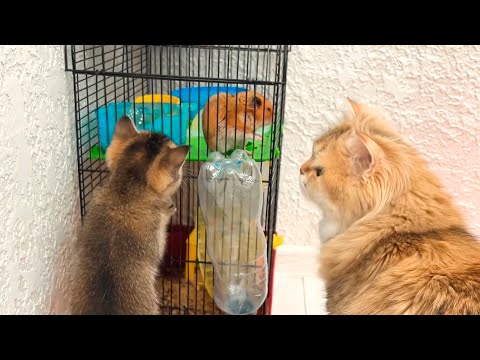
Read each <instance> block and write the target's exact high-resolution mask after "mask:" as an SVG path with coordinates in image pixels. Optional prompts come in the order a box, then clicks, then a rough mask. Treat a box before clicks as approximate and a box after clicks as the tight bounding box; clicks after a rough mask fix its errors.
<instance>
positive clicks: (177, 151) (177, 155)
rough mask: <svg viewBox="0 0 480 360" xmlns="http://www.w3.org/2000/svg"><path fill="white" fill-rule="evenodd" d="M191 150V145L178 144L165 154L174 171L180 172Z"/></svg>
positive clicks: (168, 164)
mask: <svg viewBox="0 0 480 360" xmlns="http://www.w3.org/2000/svg"><path fill="white" fill-rule="evenodd" d="M189 151H190V146H189V145H182V146H177V147H176V148H173V149H170V150H169V151H168V153H167V155H166V156H165V163H166V164H167V166H169V167H170V169H172V170H173V171H174V172H178V171H179V170H180V168H181V167H182V166H183V164H184V163H185V160H186V159H187V155H188V152H189Z"/></svg>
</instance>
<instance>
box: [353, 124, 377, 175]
mask: <svg viewBox="0 0 480 360" xmlns="http://www.w3.org/2000/svg"><path fill="white" fill-rule="evenodd" d="M347 147H348V151H349V154H350V157H351V159H352V165H353V169H354V172H355V173H356V174H357V175H359V176H369V175H370V174H372V172H373V171H374V170H375V168H376V166H377V165H378V162H379V160H380V159H381V158H382V157H383V150H382V149H381V148H380V146H378V145H377V144H376V143H375V142H374V141H373V140H372V139H370V138H369V137H368V136H365V135H362V134H359V133H357V132H356V131H354V132H353V133H352V134H351V135H350V137H349V138H348V140H347Z"/></svg>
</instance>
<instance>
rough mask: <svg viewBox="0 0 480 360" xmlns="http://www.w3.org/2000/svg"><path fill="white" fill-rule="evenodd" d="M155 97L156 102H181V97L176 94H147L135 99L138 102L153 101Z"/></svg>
mask: <svg viewBox="0 0 480 360" xmlns="http://www.w3.org/2000/svg"><path fill="white" fill-rule="evenodd" d="M152 98H153V102H154V103H168V104H170V103H172V104H180V99H179V98H178V97H176V96H170V95H162V94H147V95H143V96H139V97H137V98H136V99H135V102H136V103H151V102H152Z"/></svg>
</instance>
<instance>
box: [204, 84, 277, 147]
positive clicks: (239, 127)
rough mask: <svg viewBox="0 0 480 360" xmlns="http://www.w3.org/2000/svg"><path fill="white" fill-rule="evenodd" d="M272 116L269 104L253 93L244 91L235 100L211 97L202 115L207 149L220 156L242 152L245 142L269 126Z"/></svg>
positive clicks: (230, 97) (231, 96) (224, 94)
mask: <svg viewBox="0 0 480 360" xmlns="http://www.w3.org/2000/svg"><path fill="white" fill-rule="evenodd" d="M272 113H273V112H272V103H271V102H270V100H268V99H266V98H265V97H264V96H263V95H261V94H260V93H256V92H254V91H243V92H240V93H238V96H236V95H232V94H227V93H220V94H218V95H213V96H212V97H210V99H209V100H208V102H207V103H206V104H205V107H204V108H203V115H202V126H203V134H204V136H205V141H206V142H207V145H208V148H209V149H210V150H212V151H215V150H217V151H220V152H222V153H227V152H229V151H230V150H233V149H243V147H244V145H245V143H246V142H247V141H248V140H253V139H254V137H255V134H254V132H255V131H256V130H257V129H259V128H260V127H263V126H266V125H269V124H271V123H272ZM257 137H258V135H257Z"/></svg>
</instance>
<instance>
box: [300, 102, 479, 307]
mask: <svg viewBox="0 0 480 360" xmlns="http://www.w3.org/2000/svg"><path fill="white" fill-rule="evenodd" d="M350 103H351V105H352V108H353V114H352V116H350V117H347V119H345V120H344V121H343V122H342V123H341V124H340V125H339V126H337V127H335V128H334V129H332V130H331V131H329V132H328V133H327V134H325V135H323V136H322V137H320V138H319V139H318V140H316V142H315V144H314V148H313V154H312V156H311V158H310V159H309V160H308V161H306V162H305V163H304V164H303V165H302V167H301V169H300V173H301V175H300V183H301V187H302V189H303V191H304V192H305V194H306V195H307V197H309V198H310V199H311V200H313V201H314V202H315V203H316V204H317V205H319V207H320V208H321V209H322V211H323V214H324V217H323V219H322V221H321V224H320V225H321V235H322V240H323V241H324V244H323V246H322V251H321V259H320V261H321V275H322V277H323V278H324V280H325V282H326V287H327V310H328V311H329V312H330V313H332V314H480V245H479V243H478V242H477V240H476V239H475V238H474V237H473V236H472V235H471V234H469V233H468V231H467V230H465V222H464V219H463V217H462V215H461V214H460V212H459V210H458V209H457V208H456V206H455V205H454V204H453V202H452V199H451V197H450V196H449V195H448V194H447V193H446V191H445V190H444V189H443V187H442V185H441V183H440V181H439V180H438V179H437V177H436V176H435V175H434V174H433V173H432V172H431V171H429V169H428V168H427V164H426V162H425V161H424V160H423V159H422V158H421V156H420V155H419V154H418V153H417V151H416V150H415V149H414V148H413V147H412V146H410V145H409V144H407V143H406V142H404V141H403V140H402V139H401V138H400V135H399V134H398V133H397V131H395V130H394V129H393V128H392V127H390V126H389V125H388V124H387V122H386V121H385V120H384V119H383V117H382V115H380V114H378V113H376V112H374V111H372V110H371V109H369V108H368V107H367V106H364V105H360V104H357V103H355V102H353V101H350Z"/></svg>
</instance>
